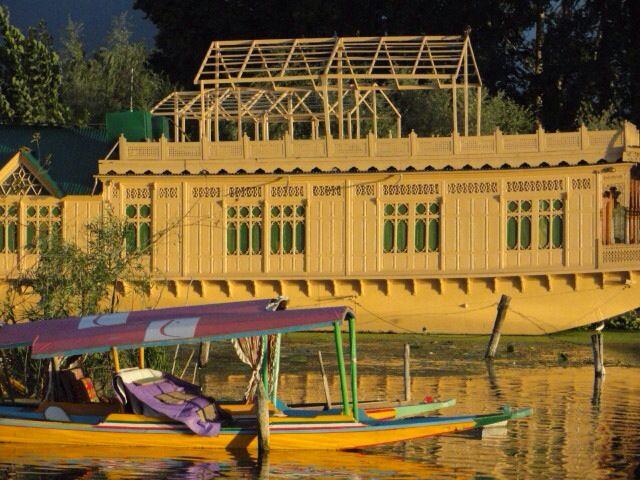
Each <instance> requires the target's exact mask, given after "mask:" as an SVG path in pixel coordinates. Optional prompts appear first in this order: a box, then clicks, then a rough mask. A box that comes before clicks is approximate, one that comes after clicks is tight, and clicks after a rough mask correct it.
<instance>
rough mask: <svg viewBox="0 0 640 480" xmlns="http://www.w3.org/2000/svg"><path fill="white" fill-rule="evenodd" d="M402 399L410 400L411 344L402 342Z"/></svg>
mask: <svg viewBox="0 0 640 480" xmlns="http://www.w3.org/2000/svg"><path fill="white" fill-rule="evenodd" d="M404 399H405V401H407V402H410V401H411V345H409V344H408V343H405V344H404Z"/></svg>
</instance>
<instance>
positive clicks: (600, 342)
mask: <svg viewBox="0 0 640 480" xmlns="http://www.w3.org/2000/svg"><path fill="white" fill-rule="evenodd" d="M603 326H604V324H603ZM591 347H592V348H593V369H594V373H595V376H596V377H602V376H604V373H605V370H604V339H603V336H602V331H601V330H598V331H596V333H594V334H593V335H591Z"/></svg>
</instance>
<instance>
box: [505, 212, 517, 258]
mask: <svg viewBox="0 0 640 480" xmlns="http://www.w3.org/2000/svg"><path fill="white" fill-rule="evenodd" d="M517 244H518V220H517V219H516V218H515V217H510V218H509V219H508V220H507V248H508V249H509V250H513V249H514V248H516V246H517Z"/></svg>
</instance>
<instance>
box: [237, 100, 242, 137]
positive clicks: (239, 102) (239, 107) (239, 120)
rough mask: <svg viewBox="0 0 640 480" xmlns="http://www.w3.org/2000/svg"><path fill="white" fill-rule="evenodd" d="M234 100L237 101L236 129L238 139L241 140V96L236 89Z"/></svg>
mask: <svg viewBox="0 0 640 480" xmlns="http://www.w3.org/2000/svg"><path fill="white" fill-rule="evenodd" d="M236 101H237V102H238V119H237V127H236V128H237V129H238V141H240V140H242V97H241V96H240V90H237V91H236Z"/></svg>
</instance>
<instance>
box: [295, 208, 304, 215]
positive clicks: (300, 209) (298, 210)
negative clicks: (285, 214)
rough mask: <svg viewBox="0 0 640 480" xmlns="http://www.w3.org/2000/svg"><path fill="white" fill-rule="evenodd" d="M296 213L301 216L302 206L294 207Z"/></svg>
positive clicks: (302, 212)
mask: <svg viewBox="0 0 640 480" xmlns="http://www.w3.org/2000/svg"><path fill="white" fill-rule="evenodd" d="M296 215H297V216H299V217H302V216H303V215H304V207H303V206H299V207H298V208H296Z"/></svg>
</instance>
